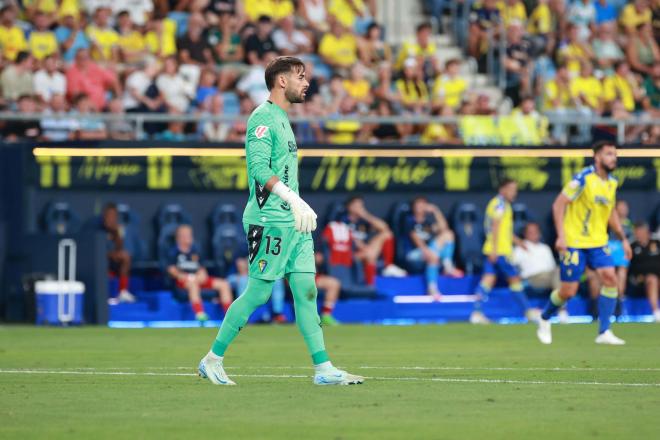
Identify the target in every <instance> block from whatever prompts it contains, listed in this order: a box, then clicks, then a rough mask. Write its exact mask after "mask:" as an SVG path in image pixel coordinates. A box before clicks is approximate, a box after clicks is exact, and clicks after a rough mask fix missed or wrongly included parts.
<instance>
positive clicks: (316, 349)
mask: <svg viewBox="0 0 660 440" xmlns="http://www.w3.org/2000/svg"><path fill="white" fill-rule="evenodd" d="M288 280H289V285H290V286H291V291H292V292H293V299H294V304H295V310H296V324H297V325H298V329H299V330H300V333H302V335H303V338H304V339H305V344H306V345H307V349H308V350H309V354H310V355H311V356H312V362H313V363H314V364H315V365H317V364H321V363H323V362H327V361H328V360H329V357H328V354H327V353H326V351H325V343H324V342H323V330H321V320H320V318H319V314H318V310H317V307H316V296H317V290H316V283H315V281H314V274H313V273H291V274H289V276H288ZM273 284H274V282H273V281H264V280H259V279H257V278H252V277H250V278H249V279H248V283H247V287H246V288H245V292H244V293H243V294H242V295H241V296H239V297H238V299H237V300H236V301H234V302H233V304H232V305H231V307H229V310H227V314H226V315H225V319H224V320H223V321H222V326H221V327H220V331H218V336H217V337H216V338H215V342H214V343H213V346H212V347H211V352H212V353H213V354H215V355H216V356H224V355H225V351H227V347H228V346H229V344H231V342H232V341H233V340H234V338H236V336H237V335H238V332H240V331H241V329H242V328H243V327H244V326H245V324H246V323H247V320H248V319H249V318H250V315H251V314H252V313H253V312H254V311H255V310H256V309H257V307H259V306H260V305H262V304H265V303H266V302H267V301H268V298H269V297H270V294H271V291H272V289H273Z"/></svg>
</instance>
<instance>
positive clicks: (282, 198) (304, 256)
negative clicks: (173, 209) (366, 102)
mask: <svg viewBox="0 0 660 440" xmlns="http://www.w3.org/2000/svg"><path fill="white" fill-rule="evenodd" d="M265 80H266V86H267V87H268V90H269V91H270V96H269V98H268V100H267V101H266V102H264V103H262V104H261V105H259V106H258V107H257V108H256V109H255V110H254V111H253V112H252V114H251V115H250V118H249V119H248V123H247V130H246V140H245V157H246V165H247V174H248V185H249V189H250V196H249V198H248V202H247V205H246V207H245V212H244V214H243V227H244V229H245V231H246V233H247V241H248V257H247V258H248V267H249V269H248V274H249V276H248V282H247V287H246V288H245V291H244V292H243V293H242V294H241V295H240V297H239V298H238V299H237V300H236V301H234V303H233V304H232V305H231V306H230V307H229V310H227V313H226V315H225V318H224V319H223V321H222V326H221V327H220V330H219V331H218V335H217V337H216V339H215V341H214V343H213V345H212V347H211V350H210V351H209V352H208V353H207V354H206V356H204V358H203V359H202V360H201V361H200V363H199V375H200V376H201V377H203V378H205V379H208V380H209V381H210V382H211V383H213V384H215V385H235V383H234V382H233V381H232V380H231V379H229V377H228V376H227V374H226V373H225V370H224V365H223V364H224V355H225V352H226V350H227V348H228V347H229V345H230V344H231V343H232V341H233V340H234V339H235V338H236V336H238V333H239V332H240V331H241V329H242V328H243V327H244V326H245V325H246V323H247V321H248V319H249V318H250V315H252V313H253V312H254V311H255V310H256V309H257V307H259V306H260V305H262V304H265V303H266V302H267V301H268V299H269V297H270V295H271V292H272V289H273V285H274V283H275V281H277V280H280V279H282V278H286V279H287V280H288V282H289V286H290V287H291V291H292V293H293V301H294V308H295V316H296V324H297V326H298V328H299V330H300V332H301V333H302V335H303V339H304V340H305V344H306V345H307V349H308V351H309V354H310V356H311V358H312V363H313V364H314V383H315V384H316V385H352V384H360V383H362V382H363V381H364V378H363V377H361V376H355V375H352V374H349V373H347V372H346V371H343V370H340V369H338V368H336V367H335V366H334V365H332V363H331V362H330V357H329V356H328V353H327V352H326V350H325V341H324V338H323V330H322V329H321V325H320V324H321V320H320V318H319V314H318V309H317V304H316V297H317V293H318V291H317V289H316V282H315V276H316V261H315V255H314V240H313V238H312V234H311V232H312V231H313V230H314V229H316V214H315V213H314V211H313V210H312V208H311V207H310V206H309V205H308V204H307V203H306V202H305V201H304V200H303V199H302V198H301V197H300V195H299V194H298V186H299V185H298V146H297V145H296V139H295V136H294V134H293V129H292V128H291V124H290V122H289V117H288V114H287V111H288V110H289V108H290V107H291V104H295V103H302V102H304V100H305V95H306V93H307V89H308V87H309V82H307V78H306V77H305V64H304V63H303V62H302V61H301V60H300V59H298V58H295V57H289V56H283V57H277V58H274V59H273V60H271V61H270V62H269V63H268V65H267V66H266V72H265Z"/></svg>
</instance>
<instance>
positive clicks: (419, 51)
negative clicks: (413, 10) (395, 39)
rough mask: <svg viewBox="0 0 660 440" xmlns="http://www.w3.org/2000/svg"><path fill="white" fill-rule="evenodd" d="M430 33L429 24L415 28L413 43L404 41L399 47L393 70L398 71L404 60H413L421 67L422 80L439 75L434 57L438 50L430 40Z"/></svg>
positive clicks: (435, 57)
mask: <svg viewBox="0 0 660 440" xmlns="http://www.w3.org/2000/svg"><path fill="white" fill-rule="evenodd" d="M431 32H432V28H431V23H421V24H420V25H418V26H417V32H416V34H415V41H414V42H409V41H406V42H404V43H403V45H402V46H401V49H400V50H399V56H398V58H397V60H396V64H395V66H394V68H395V70H397V71H400V70H401V69H403V63H404V62H405V61H406V60H408V59H410V58H415V59H416V60H417V63H418V64H419V65H420V66H422V70H423V72H424V79H429V78H434V77H435V76H436V75H437V74H438V73H440V64H439V62H438V57H437V56H436V53H437V51H438V48H437V46H436V45H435V43H434V42H433V41H432V40H431Z"/></svg>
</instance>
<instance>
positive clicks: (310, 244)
mask: <svg viewBox="0 0 660 440" xmlns="http://www.w3.org/2000/svg"><path fill="white" fill-rule="evenodd" d="M243 228H244V229H245V232H246V233H247V243H248V263H249V265H250V270H249V274H250V276H251V277H252V278H257V279H260V280H268V281H274V280H279V279H281V278H283V277H284V275H285V274H288V273H292V272H307V273H316V264H315V261H314V240H312V234H310V233H307V234H303V233H301V232H298V231H296V230H295V228H293V227H277V226H259V225H250V224H244V225H243Z"/></svg>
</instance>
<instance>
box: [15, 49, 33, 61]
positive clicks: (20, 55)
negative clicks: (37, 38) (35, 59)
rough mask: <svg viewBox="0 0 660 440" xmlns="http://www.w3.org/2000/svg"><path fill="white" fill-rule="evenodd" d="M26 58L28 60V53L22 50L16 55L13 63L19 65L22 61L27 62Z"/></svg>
mask: <svg viewBox="0 0 660 440" xmlns="http://www.w3.org/2000/svg"><path fill="white" fill-rule="evenodd" d="M28 58H30V53H29V52H26V51H24V50H22V51H20V52H19V53H17V54H16V59H15V60H14V62H15V63H16V64H21V63H22V62H23V61H25V60H27V59H28Z"/></svg>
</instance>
